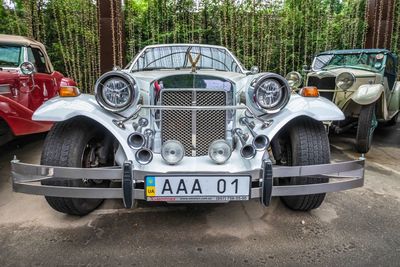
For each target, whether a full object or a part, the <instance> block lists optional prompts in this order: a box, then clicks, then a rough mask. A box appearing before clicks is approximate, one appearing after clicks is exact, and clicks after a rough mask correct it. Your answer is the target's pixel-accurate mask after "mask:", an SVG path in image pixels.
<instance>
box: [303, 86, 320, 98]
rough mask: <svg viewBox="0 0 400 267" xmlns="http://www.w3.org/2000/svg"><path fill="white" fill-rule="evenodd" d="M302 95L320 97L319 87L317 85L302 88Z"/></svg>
mask: <svg viewBox="0 0 400 267" xmlns="http://www.w3.org/2000/svg"><path fill="white" fill-rule="evenodd" d="M300 95H301V96H304V97H319V92H318V88H317V87H315V86H306V87H303V88H302V89H301V90H300Z"/></svg>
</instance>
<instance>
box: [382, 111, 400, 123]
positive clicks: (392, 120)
mask: <svg viewBox="0 0 400 267" xmlns="http://www.w3.org/2000/svg"><path fill="white" fill-rule="evenodd" d="M399 114H400V112H397V114H396V115H394V116H393V118H391V119H390V120H389V121H388V122H387V123H386V125H385V126H389V127H390V126H395V125H396V123H397V119H398V118H399Z"/></svg>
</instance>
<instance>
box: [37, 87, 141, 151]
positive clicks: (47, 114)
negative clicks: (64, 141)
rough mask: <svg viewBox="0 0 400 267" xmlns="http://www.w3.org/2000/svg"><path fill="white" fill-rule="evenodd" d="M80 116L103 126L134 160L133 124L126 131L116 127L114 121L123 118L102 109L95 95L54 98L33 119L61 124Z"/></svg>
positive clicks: (129, 124)
mask: <svg viewBox="0 0 400 267" xmlns="http://www.w3.org/2000/svg"><path fill="white" fill-rule="evenodd" d="M78 116H82V117H87V118H90V119H92V120H94V121H96V122H97V123H99V124H100V125H102V126H103V127H104V128H106V129H107V130H108V131H109V132H110V133H111V134H112V135H113V136H114V137H115V138H116V139H117V140H118V142H119V144H120V145H121V147H122V149H123V151H124V152H125V155H126V156H127V157H128V158H134V154H133V150H132V149H131V148H130V147H129V146H128V143H127V138H128V136H129V134H131V133H132V132H134V129H133V127H132V125H131V123H126V124H125V129H121V128H119V127H118V126H116V125H115V124H114V123H113V120H121V119H123V117H121V116H118V115H116V114H114V113H111V112H109V111H106V110H104V109H103V108H101V107H100V106H99V104H98V103H97V101H96V99H95V97H94V96H93V95H88V94H81V95H80V96H78V97H54V98H52V99H50V100H48V101H47V102H45V103H44V104H43V105H42V106H41V107H40V108H39V109H37V110H36V111H35V113H34V114H33V116H32V119H33V120H35V121H53V122H60V121H66V120H69V119H71V118H74V117H78Z"/></svg>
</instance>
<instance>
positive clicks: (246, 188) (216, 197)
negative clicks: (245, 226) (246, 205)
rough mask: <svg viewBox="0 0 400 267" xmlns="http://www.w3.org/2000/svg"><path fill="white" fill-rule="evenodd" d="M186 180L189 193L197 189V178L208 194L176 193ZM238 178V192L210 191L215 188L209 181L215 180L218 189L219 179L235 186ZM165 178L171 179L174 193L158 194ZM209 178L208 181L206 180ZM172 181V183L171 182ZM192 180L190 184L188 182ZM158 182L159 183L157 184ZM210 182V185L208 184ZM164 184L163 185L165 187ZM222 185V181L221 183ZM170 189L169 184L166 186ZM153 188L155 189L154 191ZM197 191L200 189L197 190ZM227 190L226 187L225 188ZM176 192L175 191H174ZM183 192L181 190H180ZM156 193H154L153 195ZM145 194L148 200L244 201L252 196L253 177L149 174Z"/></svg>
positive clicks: (171, 187)
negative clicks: (214, 192) (150, 180)
mask: <svg viewBox="0 0 400 267" xmlns="http://www.w3.org/2000/svg"><path fill="white" fill-rule="evenodd" d="M151 178H152V179H153V180H154V183H149V182H148V179H151ZM182 179H183V180H184V184H185V187H186V189H187V193H188V192H190V191H191V190H193V188H195V189H197V188H198V187H196V186H195V183H196V179H197V180H198V181H199V184H200V187H201V189H202V190H201V191H203V190H204V189H206V190H205V191H207V193H206V194H204V193H203V192H202V194H176V191H177V190H178V189H179V183H180V181H181V180H182ZM236 179H238V181H237V184H238V185H237V187H238V188H237V192H238V193H237V194H230V193H229V192H228V193H226V194H225V192H224V193H222V194H220V193H218V194H210V191H213V188H211V189H210V188H209V187H207V186H209V183H208V182H210V181H211V183H213V182H215V188H214V189H217V188H216V187H217V183H218V181H219V180H224V181H225V186H228V183H231V181H232V184H231V186H233V187H234V185H233V181H234V180H236ZM239 179H240V180H239ZM165 180H169V184H170V189H171V190H170V192H172V194H165V195H161V194H158V193H159V192H158V191H159V190H160V186H159V185H160V182H161V183H162V184H163V186H164V185H165ZM205 180H208V181H205ZM171 181H172V183H171ZM189 181H191V183H190V184H188V182H189ZM157 182H158V184H157ZM207 184H208V185H207ZM163 186H162V187H163ZM221 186H222V183H221ZM166 188H167V189H168V186H167V187H166ZM157 189H158V190H157ZM180 189H181V190H180V191H182V187H180ZM151 190H154V191H153V192H152V191H151ZM195 191H196V193H197V191H199V190H195ZM214 191H217V190H214ZM225 191H226V188H225ZM174 192H175V193H174ZM179 193H181V192H179ZM152 194H154V195H152ZM144 196H145V199H146V200H147V201H165V202H211V203H213V202H229V201H244V200H249V199H250V198H251V177H250V176H248V175H235V176H230V175H229V176H228V175H155V176H152V175H148V176H146V177H145V181H144Z"/></svg>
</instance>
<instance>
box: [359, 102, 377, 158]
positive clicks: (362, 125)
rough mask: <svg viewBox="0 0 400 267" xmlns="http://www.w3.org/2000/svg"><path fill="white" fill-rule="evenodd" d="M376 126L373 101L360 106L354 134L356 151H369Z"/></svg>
mask: <svg viewBox="0 0 400 267" xmlns="http://www.w3.org/2000/svg"><path fill="white" fill-rule="evenodd" d="M376 126H377V121H376V117H375V103H372V104H370V105H365V106H362V107H361V111H360V116H359V117H358V126H357V135H356V150H357V152H358V153H367V152H368V151H369V149H370V148H371V144H372V136H373V134H374V130H375V128H376Z"/></svg>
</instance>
